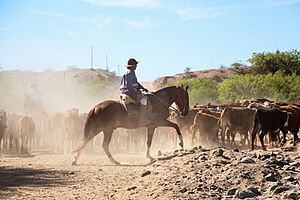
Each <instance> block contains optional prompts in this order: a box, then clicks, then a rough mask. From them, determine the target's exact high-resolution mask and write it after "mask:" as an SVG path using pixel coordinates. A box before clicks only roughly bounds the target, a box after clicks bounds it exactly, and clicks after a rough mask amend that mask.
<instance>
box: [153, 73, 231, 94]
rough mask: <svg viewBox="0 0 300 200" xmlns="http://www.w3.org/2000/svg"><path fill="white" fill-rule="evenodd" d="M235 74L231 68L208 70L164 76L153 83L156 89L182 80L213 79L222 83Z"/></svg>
mask: <svg viewBox="0 0 300 200" xmlns="http://www.w3.org/2000/svg"><path fill="white" fill-rule="evenodd" d="M231 74H233V71H232V70H231V68H220V69H208V70H200V71H193V72H186V73H180V74H176V75H173V76H163V77H161V78H158V79H156V80H155V81H154V82H153V87H154V88H155V89H158V88H162V87H164V86H165V85H168V84H171V83H173V82H177V81H180V80H187V79H195V78H204V77H207V78H212V79H214V80H216V81H218V82H219V81H222V80H223V79H225V78H227V77H229V76H230V75H231Z"/></svg>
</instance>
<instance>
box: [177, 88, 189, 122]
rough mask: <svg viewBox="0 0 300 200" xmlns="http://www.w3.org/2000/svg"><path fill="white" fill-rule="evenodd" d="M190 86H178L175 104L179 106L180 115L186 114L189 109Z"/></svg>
mask: <svg viewBox="0 0 300 200" xmlns="http://www.w3.org/2000/svg"><path fill="white" fill-rule="evenodd" d="M188 88H189V86H188V85H187V86H178V87H177V99H176V101H175V104H176V105H177V106H178V109H179V111H180V115H182V116H186V115H187V114H188V111H189V94H188V92H187V90H188Z"/></svg>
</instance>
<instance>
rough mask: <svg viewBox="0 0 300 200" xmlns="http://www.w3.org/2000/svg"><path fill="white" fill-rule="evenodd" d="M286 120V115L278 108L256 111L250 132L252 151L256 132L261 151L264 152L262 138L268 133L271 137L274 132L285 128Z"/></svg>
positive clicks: (287, 116)
mask: <svg viewBox="0 0 300 200" xmlns="http://www.w3.org/2000/svg"><path fill="white" fill-rule="evenodd" d="M288 118H289V115H288V113H287V112H284V111H281V110H279V109H278V108H274V109H257V112H256V115H255V122H254V129H253V132H252V150H253V149H254V140H255V137H256V134H257V133H258V132H259V139H260V142H261V146H262V149H263V150H266V147H265V145H264V136H265V135H266V134H267V133H268V132H269V133H270V134H271V137H272V135H274V134H275V132H278V131H279V130H284V128H285V127H286V126H287V121H288Z"/></svg>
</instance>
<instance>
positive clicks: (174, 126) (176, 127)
mask: <svg viewBox="0 0 300 200" xmlns="http://www.w3.org/2000/svg"><path fill="white" fill-rule="evenodd" d="M159 126H166V127H172V128H174V129H175V130H176V132H177V135H178V138H179V140H180V142H179V146H181V147H182V148H183V139H182V134H181V132H180V129H179V126H178V125H177V124H175V123H173V122H170V121H169V120H166V121H163V122H160V123H159Z"/></svg>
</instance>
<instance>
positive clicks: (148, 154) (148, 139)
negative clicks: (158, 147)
mask: <svg viewBox="0 0 300 200" xmlns="http://www.w3.org/2000/svg"><path fill="white" fill-rule="evenodd" d="M154 130H155V128H154V127H148V132H147V137H148V138H147V155H146V156H147V158H148V159H149V160H150V162H151V163H152V162H153V161H154V158H152V157H151V156H150V146H151V144H152V138H153V134H154Z"/></svg>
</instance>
